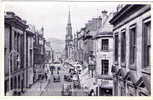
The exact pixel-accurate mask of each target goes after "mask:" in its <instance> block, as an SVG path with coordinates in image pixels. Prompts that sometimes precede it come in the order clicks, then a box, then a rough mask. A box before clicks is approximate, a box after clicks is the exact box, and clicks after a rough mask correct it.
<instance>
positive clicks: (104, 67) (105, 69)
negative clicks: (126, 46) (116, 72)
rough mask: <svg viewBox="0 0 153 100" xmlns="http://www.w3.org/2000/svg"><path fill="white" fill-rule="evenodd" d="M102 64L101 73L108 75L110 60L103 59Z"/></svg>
mask: <svg viewBox="0 0 153 100" xmlns="http://www.w3.org/2000/svg"><path fill="white" fill-rule="evenodd" d="M101 65H102V70H101V75H107V74H108V67H109V61H108V60H101Z"/></svg>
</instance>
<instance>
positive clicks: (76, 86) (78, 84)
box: [73, 80, 81, 89]
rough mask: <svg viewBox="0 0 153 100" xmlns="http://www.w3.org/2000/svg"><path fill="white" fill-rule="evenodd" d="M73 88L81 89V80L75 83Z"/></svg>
mask: <svg viewBox="0 0 153 100" xmlns="http://www.w3.org/2000/svg"><path fill="white" fill-rule="evenodd" d="M73 88H79V89H80V88H81V86H80V82H79V80H74V81H73Z"/></svg>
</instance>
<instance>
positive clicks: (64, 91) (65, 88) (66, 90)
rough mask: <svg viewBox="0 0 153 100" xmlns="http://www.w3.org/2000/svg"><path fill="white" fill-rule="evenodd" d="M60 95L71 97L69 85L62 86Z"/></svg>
mask: <svg viewBox="0 0 153 100" xmlns="http://www.w3.org/2000/svg"><path fill="white" fill-rule="evenodd" d="M61 93H62V96H71V95H72V87H71V84H63V87H62V91H61Z"/></svg>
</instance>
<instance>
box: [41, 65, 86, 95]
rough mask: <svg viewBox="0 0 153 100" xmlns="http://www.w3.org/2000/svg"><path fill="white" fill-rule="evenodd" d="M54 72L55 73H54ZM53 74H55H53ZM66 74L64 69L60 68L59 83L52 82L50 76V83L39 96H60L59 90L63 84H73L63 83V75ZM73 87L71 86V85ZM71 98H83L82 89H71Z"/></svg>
mask: <svg viewBox="0 0 153 100" xmlns="http://www.w3.org/2000/svg"><path fill="white" fill-rule="evenodd" d="M55 72H56V71H55ZM55 72H54V74H57V73H55ZM66 73H67V72H66V71H65V69H64V68H63V67H62V68H61V70H60V72H59V75H60V79H61V81H60V82H53V75H52V76H51V79H50V80H51V81H50V83H49V84H48V85H47V87H46V89H45V91H44V92H43V93H42V94H41V95H42V96H61V90H62V86H63V84H71V85H72V84H73V83H72V82H67V81H64V75H65V74H66ZM72 86H73V85H72ZM72 96H83V91H82V89H74V88H73V89H72Z"/></svg>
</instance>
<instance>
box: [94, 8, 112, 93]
mask: <svg viewBox="0 0 153 100" xmlns="http://www.w3.org/2000/svg"><path fill="white" fill-rule="evenodd" d="M112 16H113V13H110V14H107V11H102V24H101V27H100V29H99V30H98V33H97V34H96V35H95V36H94V42H95V43H94V48H95V58H96V73H95V74H96V75H95V78H96V80H97V89H96V91H95V92H96V95H97V96H112V95H113V77H112V72H111V68H112V65H113V25H111V24H110V23H109V20H110V19H111V18H112Z"/></svg>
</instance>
